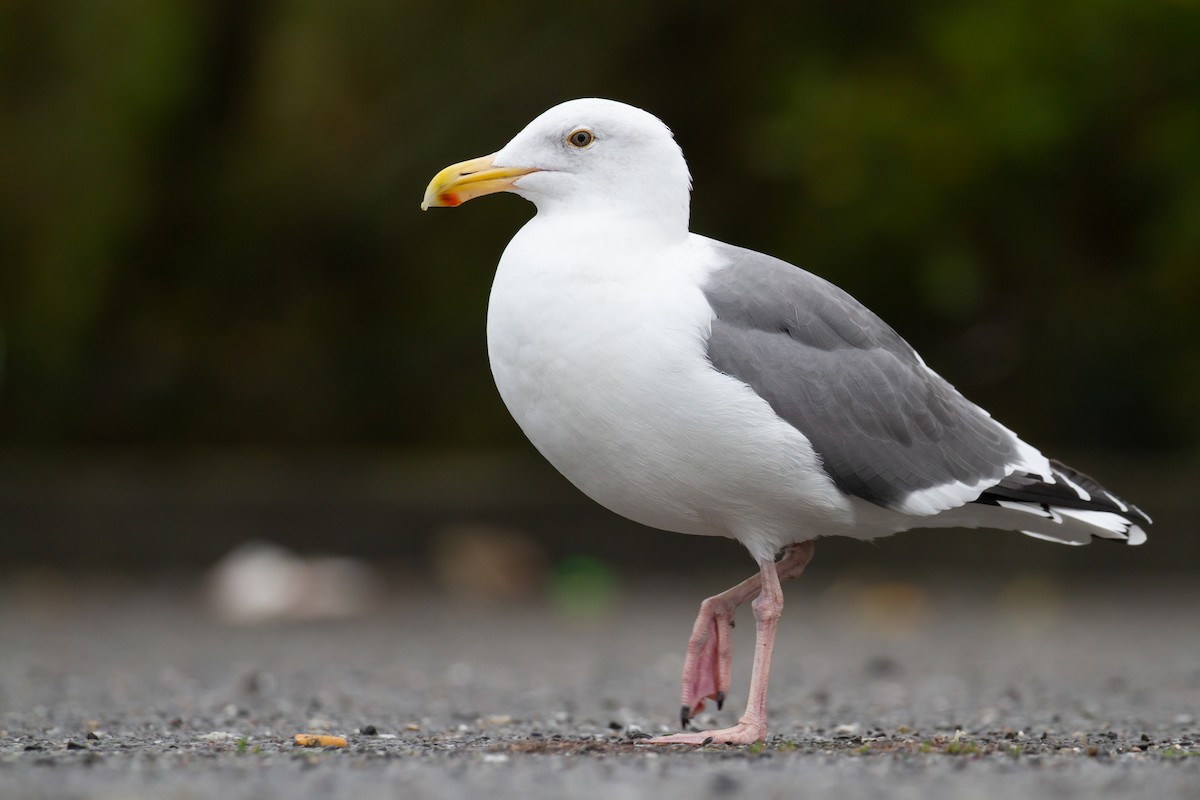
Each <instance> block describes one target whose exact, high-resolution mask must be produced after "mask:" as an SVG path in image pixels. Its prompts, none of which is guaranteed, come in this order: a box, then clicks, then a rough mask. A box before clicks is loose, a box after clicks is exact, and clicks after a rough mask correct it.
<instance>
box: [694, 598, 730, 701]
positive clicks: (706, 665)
mask: <svg viewBox="0 0 1200 800" xmlns="http://www.w3.org/2000/svg"><path fill="white" fill-rule="evenodd" d="M736 608H737V605H735V604H734V603H731V602H730V601H729V600H727V599H726V598H725V597H724V596H722V595H717V596H716V597H710V598H708V599H707V600H705V601H704V602H703V603H702V604H701V605H700V614H699V616H697V617H696V624H695V626H694V627H693V628H692V637H691V639H689V640H688V647H687V659H686V660H685V661H684V665H683V707H682V709H681V714H680V716H681V721H682V722H683V724H685V725H686V724H687V721H688V720H689V719H691V718H692V717H694V716H696V715H697V714H699V713H700V712H701V711H702V710H703V709H704V703H705V701H706V700H715V701H716V703H717V708H718V709H720V708H721V707H722V706H723V705H724V704H725V693H726V692H727V691H729V682H730V675H731V673H732V667H733V643H732V641H731V639H730V637H729V631H730V629H731V628H732V627H733V612H734V610H735V609H736Z"/></svg>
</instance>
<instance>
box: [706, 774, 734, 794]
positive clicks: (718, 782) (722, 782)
mask: <svg viewBox="0 0 1200 800" xmlns="http://www.w3.org/2000/svg"><path fill="white" fill-rule="evenodd" d="M737 788H738V782H737V781H736V780H735V779H733V778H731V777H729V776H728V775H726V774H725V773H720V774H718V775H717V776H716V777H714V778H713V782H712V793H713V794H732V793H733V792H735V791H737Z"/></svg>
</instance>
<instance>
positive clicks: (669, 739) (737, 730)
mask: <svg viewBox="0 0 1200 800" xmlns="http://www.w3.org/2000/svg"><path fill="white" fill-rule="evenodd" d="M766 738H767V726H766V725H765V724H762V723H751V722H739V723H738V724H737V725H734V726H733V727H732V728H723V729H722V730H719V731H701V732H700V733H673V734H671V735H670V736H655V737H654V738H653V739H643V740H642V741H643V742H645V743H646V744H699V745H705V744H754V743H755V742H761V741H762V740H763V739H766Z"/></svg>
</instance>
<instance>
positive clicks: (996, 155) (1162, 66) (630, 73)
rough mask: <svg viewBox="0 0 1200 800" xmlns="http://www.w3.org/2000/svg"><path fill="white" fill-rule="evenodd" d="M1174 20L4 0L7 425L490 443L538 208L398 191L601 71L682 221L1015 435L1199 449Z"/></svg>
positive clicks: (652, 5) (590, 90)
mask: <svg viewBox="0 0 1200 800" xmlns="http://www.w3.org/2000/svg"><path fill="white" fill-rule="evenodd" d="M785 8H786V9H787V11H786V14H783V11H784V9H785ZM1197 42H1200V7H1198V6H1197V4H1196V3H1194V2H1157V1H1156V0H1087V1H1086V2H1084V0H1064V2H1059V3H1038V2H1033V1H1032V0H994V1H993V2H987V3H949V2H930V3H910V4H886V3H885V4H877V3H866V2H862V0H851V2H846V3H839V4H816V3H813V4H803V5H788V6H783V5H782V4H766V3H756V2H748V3H743V4H739V5H738V7H737V10H736V11H733V10H731V9H730V8H728V7H727V4H721V3H714V2H694V1H693V2H682V1H679V2H676V1H675V0H664V1H663V2H646V3H631V4H628V5H627V6H622V4H620V3H618V4H615V5H614V4H608V5H605V6H597V5H596V4H586V3H585V4H574V5H572V4H567V5H553V6H552V5H547V4H542V3H524V2H507V3H489V2H482V1H481V0H463V1H460V2H457V3H417V2H404V1H403V0H400V1H398V2H388V3H381V2H378V0H339V2H334V1H333V0H291V1H290V2H285V1H284V0H277V1H276V2H264V1H263V0H209V1H208V2H158V1H156V0H112V2H105V3H95V2H87V0H6V2H4V3H0V358H3V359H4V362H3V370H4V372H3V383H2V384H0V386H2V392H3V393H2V394H0V433H2V434H3V437H4V439H5V440H7V441H10V442H12V441H15V442H24V443H30V444H63V443H143V444H145V443H168V444H170V443H184V444H187V443H225V442H238V443H245V442H251V443H307V444H326V443H346V442H367V441H383V442H393V443H404V444H417V445H427V446H459V445H472V446H475V445H489V444H499V443H511V442H516V441H518V440H519V433H518V432H517V431H516V428H515V426H513V425H512V423H511V422H509V421H508V419H507V416H506V414H505V412H504V411H503V408H502V407H501V405H500V403H499V400H498V399H497V397H496V396H495V393H494V390H493V389H492V387H491V384H490V378H489V375H488V370H487V363H486V354H485V352H484V345H483V320H484V310H485V306H486V298H487V291H488V285H489V279H490V274H491V270H492V268H493V266H494V264H495V262H496V261H497V259H498V258H499V255H500V252H501V250H502V248H503V246H504V244H505V242H506V241H507V240H508V238H509V237H510V236H511V235H512V233H513V232H514V231H515V230H516V228H517V227H518V226H519V224H520V223H521V221H522V220H523V219H524V218H525V217H526V216H528V215H529V214H530V213H531V208H530V207H528V206H526V205H525V204H523V203H521V202H520V201H518V200H516V199H505V200H489V201H486V202H481V203H472V204H470V205H469V206H466V207H464V208H463V209H461V210H459V211H456V212H453V213H450V212H439V213H430V214H426V215H421V214H420V213H419V211H418V209H417V207H418V202H419V200H420V197H421V193H422V190H423V188H424V185H425V183H426V181H427V180H428V179H429V178H430V177H431V176H432V175H433V173H434V172H435V171H436V170H438V169H439V168H441V167H442V166H444V165H446V164H447V163H450V162H452V161H458V160H461V159H463V158H467V157H470V156H475V155H480V154H483V153H486V152H490V151H492V150H494V149H496V148H498V147H499V146H500V145H502V144H503V143H504V142H505V141H507V139H508V138H509V137H510V136H511V135H513V134H514V133H516V132H517V130H519V129H520V128H521V127H522V126H523V125H524V123H525V122H527V121H528V120H529V119H531V118H532V117H533V116H535V115H536V114H538V113H539V112H541V111H542V110H543V109H544V108H546V107H548V106H550V105H552V104H553V103H556V102H559V101H561V100H565V99H569V98H571V97H576V96H585V95H601V96H609V97H613V98H616V99H621V100H625V101H627V102H631V103H634V104H636V105H640V106H642V107H644V108H647V109H648V110H650V111H652V112H653V113H655V114H657V115H658V116H660V117H662V118H663V119H664V120H665V121H666V122H667V123H668V124H670V125H671V126H672V127H673V128H674V130H675V131H676V134H677V137H678V138H679V140H680V143H681V144H682V145H683V147H684V151H685V153H686V154H687V155H688V157H689V162H690V164H691V167H692V172H693V175H694V178H695V186H696V191H695V197H694V209H693V229H695V230H698V231H700V232H703V233H706V234H709V235H712V236H715V237H717V238H721V239H725V240H728V241H732V242H735V243H738V244H743V245H746V246H750V247H753V248H755V249H759V250H764V251H767V252H770V253H772V254H775V255H778V256H781V257H783V258H786V259H788V260H791V261H793V262H795V263H799V264H802V265H805V266H807V267H808V268H810V269H813V270H814V271H817V272H819V273H821V274H823V275H825V276H827V277H829V278H831V279H832V280H834V281H835V282H837V283H839V284H841V285H842V286H844V287H846V288H847V289H849V290H850V291H851V292H852V293H854V294H855V295H857V296H858V297H859V298H860V299H861V300H863V301H864V302H866V303H867V304H868V305H870V306H871V307H873V308H875V309H876V310H877V311H879V312H880V313H881V314H882V315H883V316H884V317H885V318H886V319H888V320H889V321H890V322H892V324H893V325H894V326H895V327H896V328H897V329H898V330H900V332H901V333H902V334H904V335H905V336H906V337H908V338H909V339H910V341H912V342H913V343H914V344H915V345H916V346H917V347H918V348H919V349H921V350H922V351H923V352H924V354H925V356H926V360H927V361H928V362H929V363H930V364H931V365H932V366H934V367H935V368H936V369H938V370H939V371H941V372H943V374H945V375H946V376H947V377H948V378H949V379H950V380H951V381H952V382H954V383H955V384H956V385H958V387H959V388H960V389H962V390H963V391H964V392H965V393H966V394H968V395H969V396H971V397H973V398H974V399H976V400H977V401H979V402H981V403H982V404H984V405H986V406H988V407H990V408H992V410H993V411H994V412H995V413H996V414H997V416H999V417H1000V418H1001V419H1003V420H1004V421H1005V422H1007V423H1008V424H1009V425H1011V426H1013V427H1015V428H1018V429H1019V430H1021V431H1022V432H1023V433H1025V434H1026V435H1028V436H1029V437H1030V438H1033V439H1034V440H1035V441H1039V442H1042V443H1047V442H1068V441H1069V442H1074V443H1077V444H1092V445H1099V444H1111V445H1115V446H1121V447H1134V446H1137V447H1151V448H1173V447H1178V446H1188V445H1194V444H1195V443H1196V442H1197V440H1198V439H1200V423H1198V422H1197V420H1198V419H1200V415H1197V414H1196V410H1195V405H1196V398H1197V397H1198V396H1200V335H1198V333H1200V326H1198V325H1197V322H1196V319H1197V317H1196V306H1197V301H1198V300H1200V91H1198V87H1200V47H1197Z"/></svg>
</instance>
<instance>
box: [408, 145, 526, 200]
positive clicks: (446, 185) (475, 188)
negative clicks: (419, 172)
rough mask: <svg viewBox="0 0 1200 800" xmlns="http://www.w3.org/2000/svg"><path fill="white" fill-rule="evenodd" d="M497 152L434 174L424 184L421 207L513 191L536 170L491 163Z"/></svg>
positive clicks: (452, 165) (451, 166) (453, 165)
mask: <svg viewBox="0 0 1200 800" xmlns="http://www.w3.org/2000/svg"><path fill="white" fill-rule="evenodd" d="M495 155H496V154H495V153H493V154H492V155H490V156H483V157H482V158H473V159H471V160H470V161H463V162H462V163H459V164H451V165H450V166H448V167H446V168H445V169H444V170H442V171H441V172H439V173H438V174H437V175H434V176H433V180H431V181H430V182H429V186H427V187H426V188H425V199H424V200H422V201H421V210H422V211H427V210H428V209H429V208H431V207H433V206H447V207H451V208H453V207H454V206H460V205H462V204H463V203H465V202H467V201H468V200H474V199H475V198H476V197H482V196H483V195H485V194H492V193H493V192H507V191H511V190H512V188H513V184H514V183H515V182H516V180H517V178H520V177H521V176H522V175H528V174H529V173H531V172H537V170H536V169H534V168H532V167H496V166H493V165H492V159H493V158H495Z"/></svg>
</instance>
